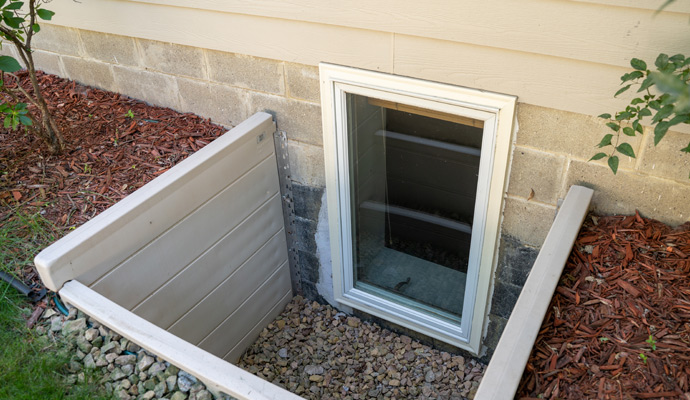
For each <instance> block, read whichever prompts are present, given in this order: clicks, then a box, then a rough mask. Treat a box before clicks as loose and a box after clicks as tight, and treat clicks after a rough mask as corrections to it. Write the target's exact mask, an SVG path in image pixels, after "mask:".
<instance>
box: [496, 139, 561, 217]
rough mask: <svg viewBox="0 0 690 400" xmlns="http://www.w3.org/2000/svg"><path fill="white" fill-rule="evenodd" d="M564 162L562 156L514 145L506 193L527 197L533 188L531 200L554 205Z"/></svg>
mask: <svg viewBox="0 0 690 400" xmlns="http://www.w3.org/2000/svg"><path fill="white" fill-rule="evenodd" d="M565 162H566V160H565V158H564V157H562V156H553V155H549V154H547V153H542V152H537V151H532V150H528V149H525V148H524V147H515V150H514V151H513V161H512V163H511V166H510V182H509V186H508V193H509V194H512V195H515V196H520V197H523V198H525V199H527V198H528V197H529V195H530V191H532V190H533V191H534V197H533V198H532V200H533V201H540V202H542V203H548V204H552V205H554V206H555V205H556V200H557V196H558V191H559V189H560V188H561V181H562V180H563V167H564V166H565Z"/></svg>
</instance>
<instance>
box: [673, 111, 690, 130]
mask: <svg viewBox="0 0 690 400" xmlns="http://www.w3.org/2000/svg"><path fill="white" fill-rule="evenodd" d="M688 122H690V115H688V114H680V115H676V116H675V117H673V118H671V120H670V121H668V126H669V128H670V127H672V126H674V125H678V124H682V123H688Z"/></svg>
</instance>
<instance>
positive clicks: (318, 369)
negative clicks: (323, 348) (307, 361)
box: [304, 365, 324, 375]
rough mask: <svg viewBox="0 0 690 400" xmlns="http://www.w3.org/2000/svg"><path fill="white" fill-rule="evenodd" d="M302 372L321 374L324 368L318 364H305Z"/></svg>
mask: <svg viewBox="0 0 690 400" xmlns="http://www.w3.org/2000/svg"><path fill="white" fill-rule="evenodd" d="M304 373H305V374H307V375H323V373H324V370H323V367H322V366H320V365H307V366H306V367H304Z"/></svg>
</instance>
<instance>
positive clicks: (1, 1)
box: [0, 0, 7, 8]
mask: <svg viewBox="0 0 690 400" xmlns="http://www.w3.org/2000/svg"><path fill="white" fill-rule="evenodd" d="M5 3H7V0H0V8H2V6H4V5H5Z"/></svg>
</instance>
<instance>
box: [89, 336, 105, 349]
mask: <svg viewBox="0 0 690 400" xmlns="http://www.w3.org/2000/svg"><path fill="white" fill-rule="evenodd" d="M91 344H92V345H93V347H101V346H103V336H96V338H95V339H93V341H92V342H91Z"/></svg>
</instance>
